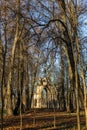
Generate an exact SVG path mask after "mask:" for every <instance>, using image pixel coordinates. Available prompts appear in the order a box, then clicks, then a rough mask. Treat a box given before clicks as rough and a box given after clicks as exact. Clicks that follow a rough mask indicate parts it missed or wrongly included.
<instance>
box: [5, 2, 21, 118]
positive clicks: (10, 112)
mask: <svg viewBox="0 0 87 130" xmlns="http://www.w3.org/2000/svg"><path fill="white" fill-rule="evenodd" d="M17 2H18V14H17V25H16V32H15V37H14V43H13V46H12V51H11V59H10V66H9V75H8V83H7V94H6V98H7V104H6V109H7V114H8V115H12V106H11V80H12V68H13V63H14V55H15V49H16V44H17V42H18V40H19V19H20V16H19V15H20V14H19V11H20V5H19V4H20V0H18V1H17Z"/></svg>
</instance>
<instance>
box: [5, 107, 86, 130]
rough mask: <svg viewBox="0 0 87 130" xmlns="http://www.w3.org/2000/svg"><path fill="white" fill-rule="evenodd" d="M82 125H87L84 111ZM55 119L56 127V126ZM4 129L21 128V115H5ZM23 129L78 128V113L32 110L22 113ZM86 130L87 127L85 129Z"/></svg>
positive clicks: (60, 129) (75, 129)
mask: <svg viewBox="0 0 87 130" xmlns="http://www.w3.org/2000/svg"><path fill="white" fill-rule="evenodd" d="M80 117H81V127H82V130H83V129H84V126H85V121H84V113H83V112H81V116H80ZM54 120H55V128H54ZM3 124H4V130H19V128H20V116H8V117H7V116H5V117H4V123H3ZM22 126H23V130H77V120H76V113H67V112H59V111H57V110H56V111H55V112H54V111H53V110H45V109H40V110H32V111H28V112H27V113H26V114H23V115H22ZM84 130H86V129H84Z"/></svg>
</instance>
